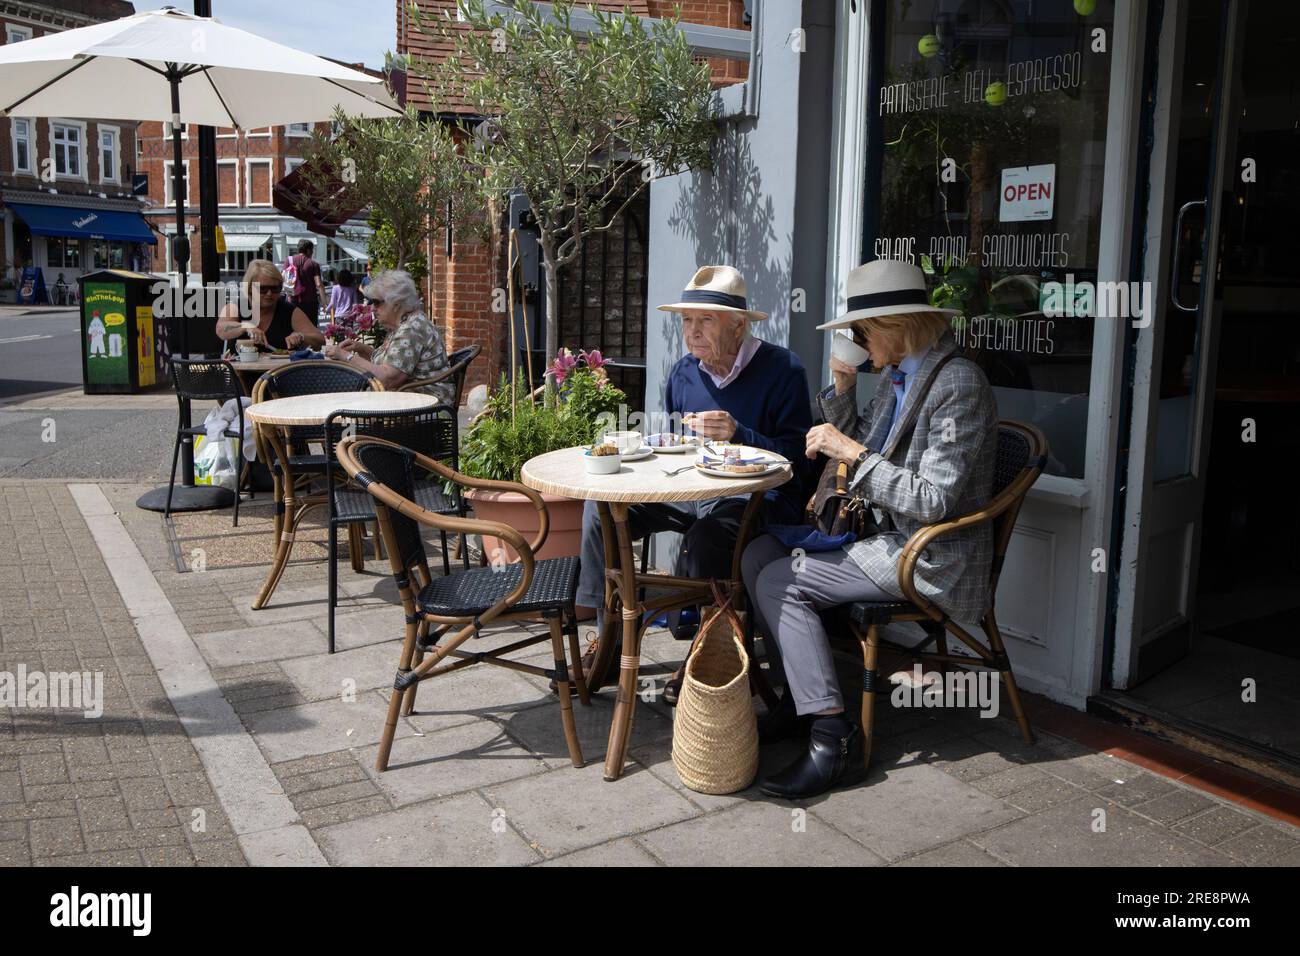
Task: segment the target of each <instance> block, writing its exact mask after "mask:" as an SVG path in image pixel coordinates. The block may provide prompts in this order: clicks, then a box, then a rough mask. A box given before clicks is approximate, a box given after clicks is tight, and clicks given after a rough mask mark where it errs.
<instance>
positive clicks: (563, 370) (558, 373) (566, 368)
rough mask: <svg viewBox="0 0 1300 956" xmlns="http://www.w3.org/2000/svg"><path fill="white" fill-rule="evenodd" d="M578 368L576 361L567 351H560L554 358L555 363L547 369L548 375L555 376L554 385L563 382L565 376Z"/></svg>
mask: <svg viewBox="0 0 1300 956" xmlns="http://www.w3.org/2000/svg"><path fill="white" fill-rule="evenodd" d="M577 367H578V360H577V359H576V358H575V357H574V355H573V353H572V352H570V351H569V350H568V349H560V354H559V355H557V356H555V361H554V362H552V363H551V365H550V367H549V368H547V370H546V371H547V373H548V374H553V375H554V376H555V381H556V384H559V383H560V382H563V381H564V378H565V376H566V375H568V374H569V373H570V372H571V371H573V370H574V369H575V368H577Z"/></svg>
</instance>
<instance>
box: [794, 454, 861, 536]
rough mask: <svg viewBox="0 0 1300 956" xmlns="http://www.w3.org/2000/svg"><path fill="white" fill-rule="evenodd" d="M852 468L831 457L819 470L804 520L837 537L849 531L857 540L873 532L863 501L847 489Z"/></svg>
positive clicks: (851, 465)
mask: <svg viewBox="0 0 1300 956" xmlns="http://www.w3.org/2000/svg"><path fill="white" fill-rule="evenodd" d="M853 467H854V466H853V463H852V462H848V461H843V460H841V459H836V458H832V459H831V460H830V461H828V462H827V463H826V467H825V468H823V469H822V476H821V478H820V479H819V480H818V482H817V491H816V493H815V494H814V495H813V496H812V498H811V500H809V502H808V520H809V521H810V522H811V523H812V525H813V526H814V527H815V528H816V529H817V530H818V531H820V532H821V533H822V534H825V535H830V536H831V537H837V536H839V535H842V534H847V533H848V532H852V533H853V534H854V535H855V536H856V537H857V538H858V539H859V540H861V539H862V538H865V537H869V536H870V535H872V534H874V533H875V531H876V527H875V524H876V522H875V518H874V516H873V515H872V514H871V509H870V507H868V505H867V502H866V500H865V499H864V498H862V497H861V496H859V495H856V494H853V493H852V492H850V491H849V479H850V477H851V476H852V471H851V469H852V468H853Z"/></svg>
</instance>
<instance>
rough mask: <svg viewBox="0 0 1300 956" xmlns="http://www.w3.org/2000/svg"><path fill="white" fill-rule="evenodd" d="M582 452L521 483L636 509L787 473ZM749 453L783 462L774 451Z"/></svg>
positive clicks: (546, 464) (553, 460) (777, 480)
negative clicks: (604, 464)
mask: <svg viewBox="0 0 1300 956" xmlns="http://www.w3.org/2000/svg"><path fill="white" fill-rule="evenodd" d="M253 407H254V408H256V407H258V406H256V405H254V406H253ZM586 451H587V449H586V447H584V446H578V447H576V448H561V449H560V450H559V451H551V452H547V453H546V454H545V455H538V456H537V457H536V458H530V459H529V460H528V462H527V464H525V465H524V467H523V469H522V472H521V478H522V479H523V483H524V484H525V485H527V486H528V487H529V488H532V489H534V490H536V491H541V492H545V493H546V494H552V495H563V496H564V497H566V498H586V499H590V500H592V501H617V502H624V503H628V504H633V503H638V504H641V503H645V502H650V501H707V500H708V499H710V498H724V497H727V496H729V495H747V494H751V493H753V492H755V491H766V490H767V489H769V488H775V487H777V486H778V485H783V484H785V483H786V482H787V481H789V480H790V473H791V469H790V467H789V465H787V466H786V467H784V468H782V469H781V470H779V471H776V472H773V473H772V474H768V475H762V476H761V477H758V478H715V477H714V476H713V475H706V474H703V473H702V472H700V471H698V470H696V469H695V468H691V469H690V470H688V471H683V472H680V473H679V474H676V475H671V476H669V475H666V474H664V472H665V471H674V470H676V469H678V468H681V467H683V466H685V465H688V464H692V463H694V461H695V456H694V455H690V454H685V455H659V454H654V455H651V456H650V457H648V458H643V459H641V460H640V461H625V462H623V465H622V467H621V468H619V470H618V472H617V473H616V474H612V475H589V474H587V469H586V466H585V465H584V464H583V461H582V458H583V455H584V454H585V453H586ZM755 451H757V452H759V453H761V454H764V455H767V456H769V457H772V458H781V460H782V461H785V459H784V458H782V457H781V456H780V455H778V454H777V453H776V452H773V451H767V450H766V449H755Z"/></svg>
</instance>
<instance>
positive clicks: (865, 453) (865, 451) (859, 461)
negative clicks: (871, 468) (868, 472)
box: [853, 445, 871, 468]
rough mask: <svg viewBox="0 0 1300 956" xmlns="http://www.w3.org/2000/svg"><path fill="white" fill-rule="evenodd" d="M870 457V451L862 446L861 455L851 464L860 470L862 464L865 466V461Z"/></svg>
mask: <svg viewBox="0 0 1300 956" xmlns="http://www.w3.org/2000/svg"><path fill="white" fill-rule="evenodd" d="M870 457H871V449H870V448H868V447H866V446H865V445H863V446H862V453H861V454H860V455H858V457H857V458H855V459H854V460H853V464H855V465H856V466H858V467H859V468H861V467H862V466H863V465H864V464H866V462H867V459H868V458H870Z"/></svg>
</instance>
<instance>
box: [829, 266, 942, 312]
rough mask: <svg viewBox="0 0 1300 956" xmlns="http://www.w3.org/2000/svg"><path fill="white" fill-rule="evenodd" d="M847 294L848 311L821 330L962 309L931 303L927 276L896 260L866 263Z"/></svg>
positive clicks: (856, 271)
mask: <svg viewBox="0 0 1300 956" xmlns="http://www.w3.org/2000/svg"><path fill="white" fill-rule="evenodd" d="M845 285H846V286H847V288H846V290H845V292H846V294H847V297H848V311H847V312H845V313H844V314H843V315H841V316H839V317H838V318H836V319H835V320H834V321H833V322H827V323H825V324H824V325H819V326H817V328H819V329H841V328H844V327H845V326H847V325H852V324H853V323H854V322H856V321H857V320H858V319H869V318H872V317H873V316H877V315H898V314H899V313H900V312H938V313H939V314H941V315H956V314H957V313H958V312H960V311H961V310H960V309H940V308H937V307H935V306H933V305H931V304H930V294H929V293H928V292H927V291H926V288H925V273H924V272H922V271H921V270H920V269H919V268H918V267H917V266H914V265H912V264H911V263H908V262H898V261H896V260H894V259H876V260H875V261H873V262H866V263H863V264H862V265H860V266H858V267H857V268H856V269H854V270H853V271H852V272H850V273H849V278H848V281H847V282H846V283H845Z"/></svg>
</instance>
